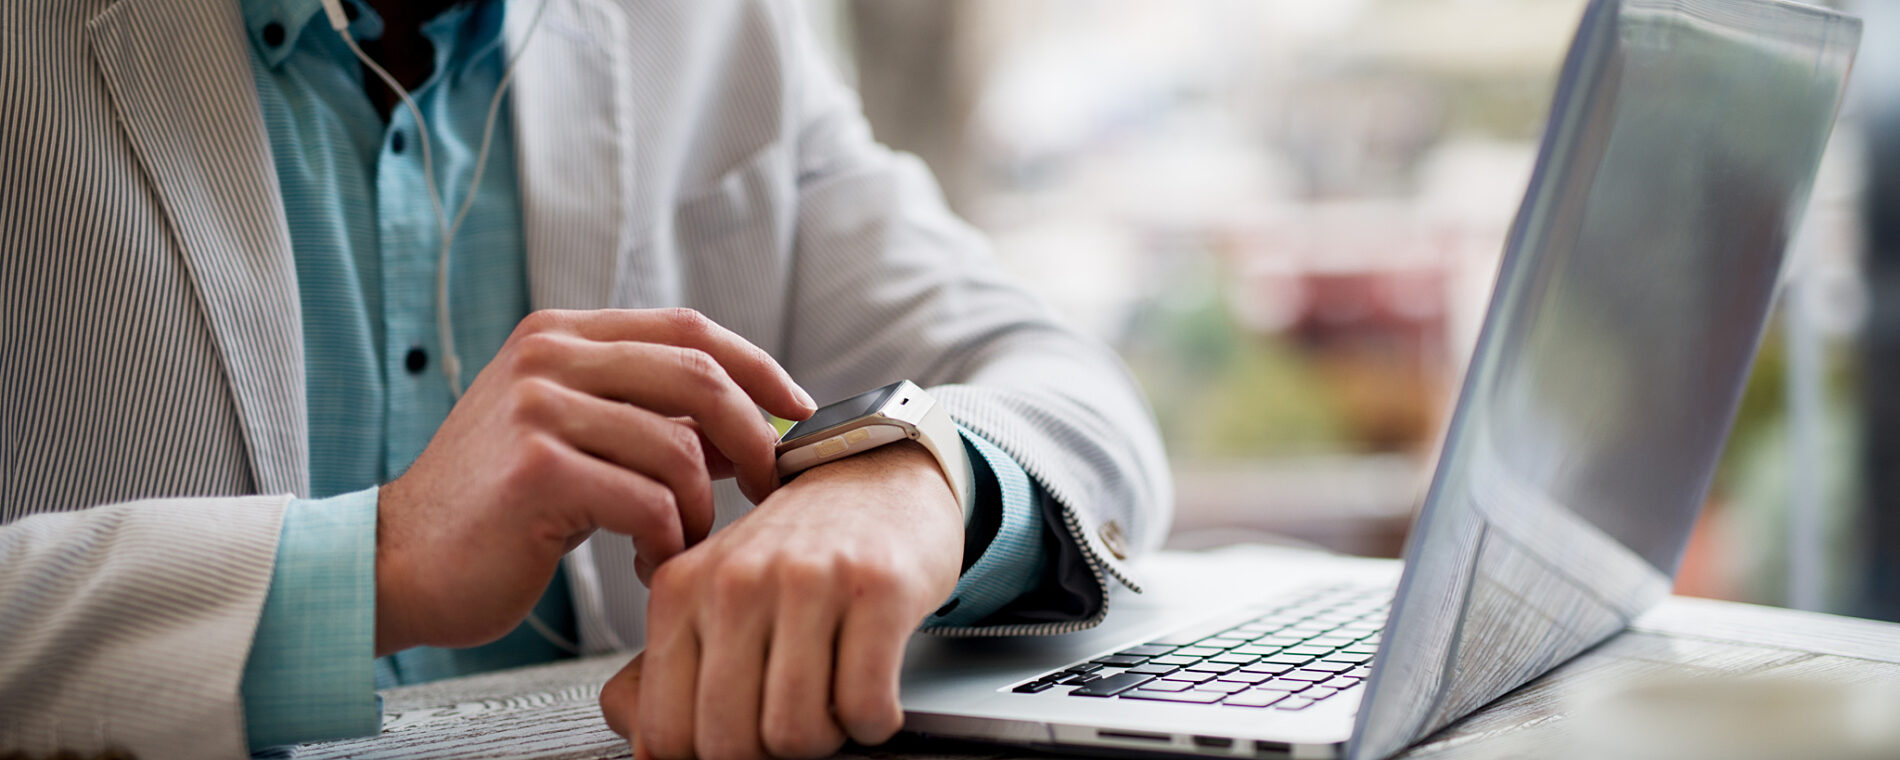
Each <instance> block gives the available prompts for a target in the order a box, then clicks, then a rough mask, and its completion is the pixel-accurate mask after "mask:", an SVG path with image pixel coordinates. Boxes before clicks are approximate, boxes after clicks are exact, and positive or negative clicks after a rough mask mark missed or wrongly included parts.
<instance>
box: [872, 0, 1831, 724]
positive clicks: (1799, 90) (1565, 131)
mask: <svg viewBox="0 0 1900 760" xmlns="http://www.w3.org/2000/svg"><path fill="white" fill-rule="evenodd" d="M1859 40H1860V24H1859V22H1858V21H1857V20H1855V19H1852V18H1849V17H1846V16H1843V15H1840V14H1838V13H1834V12H1831V11H1827V10H1823V9H1819V8H1813V7H1808V6H1802V5H1796V4H1793V3H1787V2H1779V1H1777V0H1593V1H1592V2H1590V3H1589V4H1588V6H1587V7H1586V8H1585V10H1584V13H1583V17H1582V21H1581V24H1580V27H1579V29H1578V31H1577V35H1576V37H1575V39H1574V41H1573V43H1572V47H1571V49H1570V53H1569V55H1568V57H1567V59H1566V61H1565V63H1564V67H1563V72H1562V75H1561V79H1560V80H1559V82H1558V86H1557V93H1556V97H1555V103H1554V105H1553V107H1552V109H1551V115H1550V121H1549V123H1548V125H1547V127H1546V133H1545V136H1544V139H1543V143H1542V147H1541V150H1540V153H1539V155H1538V158H1537V162H1536V168H1535V171H1534V173H1533V174H1532V176H1531V181H1530V186H1529V190H1528V192H1527V194H1526V196H1525V199H1524V203H1523V205H1522V206H1521V207H1520V209H1519V212H1518V216H1517V218H1516V222H1515V224H1514V225H1513V226H1512V229H1511V232H1510V234H1509V237H1508V239H1507V241H1506V246H1505V251H1504V256H1503V260H1502V263H1501V264H1500V267H1499V271H1498V277H1497V284H1496V286H1495V288H1494V290H1493V293H1492V297H1491V302H1490V306H1489V310H1488V311H1487V313H1486V316H1485V320H1484V326H1483V329H1482V331H1481V332H1480V334H1479V338H1478V341H1477V344H1476V347H1475V349H1474V351H1473V355H1472V358H1471V362H1470V365H1469V366H1468V368H1467V370H1466V372H1465V379H1464V383H1463V386H1462V388H1461V390H1460V394H1459V397H1458V402H1457V406H1456V408H1455V410H1454V412H1453V415H1452V417H1451V420H1450V424H1449V425H1448V428H1447V432H1446V436H1445V441H1444V445H1443V448H1442V449H1441V453H1440V455H1439V461H1438V466H1437V469H1436V471H1435V473H1434V475H1433V479H1432V484H1431V487H1430V489H1429V491H1428V492H1427V495H1426V497H1425V501H1424V505H1423V508H1422V509H1421V510H1420V512H1419V514H1418V517H1417V519H1416V522H1415V524H1414V526H1413V529H1412V532H1411V535H1410V538H1409V539H1408V543H1407V547H1406V552H1405V560H1404V562H1403V564H1402V565H1399V564H1398V563H1395V562H1392V561H1390V560H1382V561H1381V560H1361V559H1346V558H1341V559H1327V558H1324V556H1323V555H1316V554H1305V555H1299V557H1298V558H1289V557H1287V556H1286V555H1284V554H1282V555H1269V556H1250V557H1249V558H1248V559H1247V561H1244V562H1240V561H1232V560H1231V558H1230V559H1222V558H1221V557H1219V556H1215V557H1208V558H1204V559H1202V560H1197V561H1189V562H1186V564H1185V565H1183V564H1182V561H1181V560H1178V559H1170V560H1168V561H1167V562H1166V563H1164V564H1167V565H1168V566H1167V568H1162V569H1166V570H1168V571H1169V572H1163V573H1161V575H1162V576H1163V577H1161V578H1159V579H1157V582H1155V583H1153V584H1152V587H1151V588H1150V589H1149V593H1148V594H1143V595H1132V594H1125V593H1120V592H1117V593H1116V594H1113V595H1111V597H1110V600H1109V602H1110V606H1111V609H1112V614H1110V615H1109V616H1108V618H1107V620H1106V621H1105V622H1104V624H1103V625H1102V626H1100V627H1098V628H1096V629H1094V630H1091V631H1087V632H1084V633H1080V634H1067V635H1063V636H1048V637H1028V638H1019V639H986V640H982V641H977V642H967V641H957V640H947V639H936V638H931V637H924V636H920V637H917V638H916V639H914V640H913V641H912V645H911V648H910V651H909V653H908V655H907V657H908V659H907V661H906V664H905V671H904V676H903V682H902V692H901V693H902V698H903V702H904V705H905V710H906V720H905V729H906V730H908V731H911V732H916V733H920V734H924V735H928V736H939V737H953V738H960V739H972V740H983V741H992V742H1002V743H1009V744H1016V745H1024V746H1031V747H1039V748H1045V749H1056V750H1063V751H1071V752H1084V753H1110V754H1117V753H1127V752H1135V753H1160V754H1172V755H1193V756H1201V757H1295V758H1332V757H1342V756H1343V757H1350V758H1384V757H1388V756H1390V755H1393V754H1395V753H1397V752H1399V751H1401V750H1403V749H1404V748H1406V747H1407V746H1409V745H1411V744H1413V743H1414V742H1417V741H1418V740H1420V739H1422V738H1424V737H1426V736H1428V735H1429V734H1431V733H1432V732H1434V731H1437V730H1438V729H1440V728H1443V727H1444V726H1446V725H1447V724H1449V723H1451V722H1452V721H1455V720H1457V719H1458V718H1460V717H1463V716H1464V715H1466V714H1468V713H1470V712H1471V711H1473V710H1476V709H1477V708H1479V707H1481V706H1483V705H1485V704H1486V703H1488V702H1490V701H1492V700H1494V699H1496V698H1498V697H1499V696H1501V695H1503V694H1505V693H1506V692H1508V691H1510V690H1512V689H1514V688H1516V687H1518V686H1520V685H1522V684H1524V683H1525V682H1527V681H1529V680H1531V679H1533V678H1536V677H1537V676H1539V675H1541V674H1543V673H1545V672H1547V671H1549V670H1550V669H1551V668H1553V667H1556V666H1557V665H1559V664H1561V663H1563V662H1564V661H1565V660H1567V659H1569V658H1571V657H1572V656H1574V655H1576V654H1577V653H1579V652H1581V651H1583V650H1584V649H1587V648H1589V647H1591V646H1593V645H1595V644H1596V643H1598V642H1600V641H1602V640H1603V639H1605V638H1608V637H1610V636H1613V635H1615V634H1617V633H1618V632H1620V631H1621V630H1623V629H1624V628H1625V627H1626V626H1627V625H1628V624H1629V622H1630V621H1631V619H1633V618H1634V617H1636V616H1637V615H1639V614H1641V613H1642V612H1643V611H1645V610H1646V609H1648V608H1649V607H1650V606H1652V605H1653V604H1655V603H1656V602H1657V601H1658V600H1660V599H1661V598H1662V597H1663V596H1665V595H1666V594H1668V593H1669V590H1670V588H1671V584H1672V579H1673V576H1674V573H1675V571H1676V568H1677V566H1678V564H1679V562H1680V561H1681V558H1682V553H1683V549H1684V546H1685V545H1686V543H1687V541H1688V537H1689V534H1690V531H1691V529H1692V526H1693V524H1694V523H1695V520H1696V516H1697V513H1698V511H1699V510H1700V507H1701V504H1702V502H1703V499H1704V497H1705V496H1706V494H1707V492H1708V488H1709V483H1710V480H1711V478H1712V477H1713V475H1714V472H1715V468H1716V462H1717V458H1718V455H1719V454H1720V452H1721V449H1722V444H1723V441H1724V439H1725V438H1726V437H1727V435H1728V430H1729V427H1730V425H1731V423H1732V422H1733V419H1734V416H1735V409H1736V406H1737V403H1738V401H1739V399H1740V396H1741V391H1742V387H1743V384H1744V381H1745V380H1746V377H1747V373H1748V369H1749V366H1750V364H1751V360H1752V358H1753V356H1754V353H1755V350H1756V348H1757V346H1758V344H1759V342H1760V340H1761V336H1762V333H1763V331H1764V328H1765V325H1766V323H1767V320H1768V315H1769V310H1770V306H1771V303H1772V301H1773V298H1774V293H1775V287H1776V283H1777V280H1778V279H1779V276H1780V272H1781V268H1782V261H1783V258H1784V253H1785V251H1786V250H1787V248H1788V244H1789V240H1790V238H1791V236H1792V235H1793V233H1794V230H1795V228H1796V225H1797V222H1798V221H1799V220H1800V219H1801V217H1802V215H1803V211H1804V209H1805V208H1806V206H1807V201H1808V196H1809V192H1810V190H1811V189H1812V186H1813V183H1814V177H1815V174H1816V171H1817V168H1818V164H1819V162H1820V159H1821V153H1822V150H1823V148H1824V147H1825V146H1826V143H1827V139H1828V135H1829V133H1830V132H1831V131H1832V129H1833V123H1834V119H1835V114H1836V112H1837V110H1838V108H1839V106H1840V102H1841V94H1842V89H1843V87H1844V86H1845V84H1846V80H1847V76H1848V72H1849V69H1850V67H1851V63H1852V60H1853V56H1854V53H1855V51H1856V50H1857V48H1858V45H1859ZM1259 508H1260V509H1262V510H1270V509H1272V508H1273V505H1272V504H1261V505H1260V506H1259ZM1275 557H1278V558H1277V559H1276V558H1275ZM1170 573H1172V574H1171V575H1170Z"/></svg>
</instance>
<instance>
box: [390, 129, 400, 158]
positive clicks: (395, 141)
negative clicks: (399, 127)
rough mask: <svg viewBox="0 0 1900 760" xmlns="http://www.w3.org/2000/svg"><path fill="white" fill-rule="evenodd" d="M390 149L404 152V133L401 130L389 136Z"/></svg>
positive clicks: (395, 151) (393, 151)
mask: <svg viewBox="0 0 1900 760" xmlns="http://www.w3.org/2000/svg"><path fill="white" fill-rule="evenodd" d="M389 150H390V152H391V153H401V152H402V133H401V132H395V133H393V134H391V135H390V136H389Z"/></svg>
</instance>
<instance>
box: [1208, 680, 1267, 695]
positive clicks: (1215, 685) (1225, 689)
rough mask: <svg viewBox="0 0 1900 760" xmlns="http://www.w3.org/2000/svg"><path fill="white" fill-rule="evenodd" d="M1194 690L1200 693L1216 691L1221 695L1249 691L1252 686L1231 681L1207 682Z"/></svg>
mask: <svg viewBox="0 0 1900 760" xmlns="http://www.w3.org/2000/svg"><path fill="white" fill-rule="evenodd" d="M1194 688H1196V689H1199V690H1201V691H1218V692H1220V693H1222V694H1232V693H1234V692H1237V691H1246V690H1248V689H1251V688H1253V684H1246V683H1234V682H1232V681H1208V682H1207V683H1204V684H1201V685H1199V686H1196V687H1194Z"/></svg>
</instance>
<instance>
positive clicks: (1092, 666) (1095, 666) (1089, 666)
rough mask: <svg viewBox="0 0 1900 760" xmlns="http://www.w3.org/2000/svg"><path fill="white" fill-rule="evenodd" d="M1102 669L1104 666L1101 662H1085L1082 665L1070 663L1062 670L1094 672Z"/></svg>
mask: <svg viewBox="0 0 1900 760" xmlns="http://www.w3.org/2000/svg"><path fill="white" fill-rule="evenodd" d="M1101 669H1102V666H1101V664H1100V663H1094V662H1085V663H1082V664H1080V665H1070V666H1069V667H1067V668H1063V669H1062V672H1064V673H1093V672H1095V671H1097V670H1101Z"/></svg>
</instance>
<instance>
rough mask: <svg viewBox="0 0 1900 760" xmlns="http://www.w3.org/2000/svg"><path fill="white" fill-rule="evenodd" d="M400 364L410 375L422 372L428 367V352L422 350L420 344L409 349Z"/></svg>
mask: <svg viewBox="0 0 1900 760" xmlns="http://www.w3.org/2000/svg"><path fill="white" fill-rule="evenodd" d="M402 366H403V369H406V370H409V374H411V375H420V374H422V371H423V370H425V369H428V367H429V352H427V351H424V350H422V347H421V346H416V347H415V348H411V349H409V354H408V355H407V356H404V357H403V358H402Z"/></svg>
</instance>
